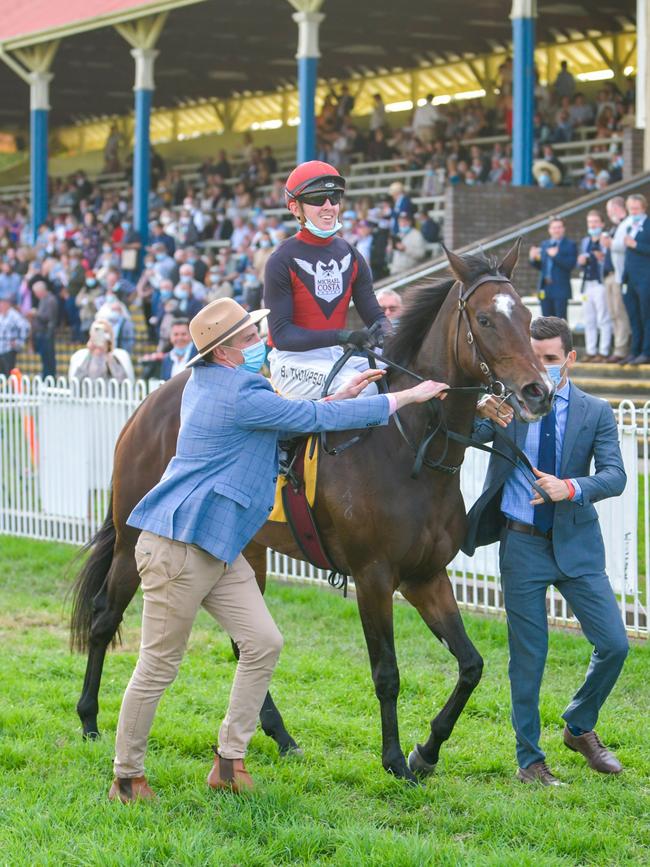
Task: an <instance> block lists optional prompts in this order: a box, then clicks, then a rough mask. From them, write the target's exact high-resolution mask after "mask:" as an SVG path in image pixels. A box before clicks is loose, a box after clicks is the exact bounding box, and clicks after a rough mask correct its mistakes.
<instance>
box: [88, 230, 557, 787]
mask: <svg viewBox="0 0 650 867" xmlns="http://www.w3.org/2000/svg"><path fill="white" fill-rule="evenodd" d="M518 255H519V242H517V243H516V244H515V246H514V247H513V248H512V249H511V250H510V251H509V252H508V253H507V254H506V256H505V257H504V258H503V260H502V261H501V262H500V263H497V261H496V260H495V259H488V258H487V257H486V256H484V255H482V254H481V255H479V256H474V257H470V256H464V257H460V256H457V255H455V254H453V253H451V252H447V256H448V259H449V263H450V266H451V270H452V275H453V276H452V277H451V278H450V279H446V280H432V279H428V280H425V281H423V282H421V283H420V284H418V285H417V286H416V287H414V288H413V290H412V291H411V292H410V294H409V295H408V297H407V299H406V304H405V309H404V312H403V315H402V318H401V322H400V325H399V328H398V329H397V331H396V334H395V336H394V337H393V338H392V342H390V343H389V344H388V345H387V346H386V348H385V350H384V352H385V358H386V359H390V360H391V361H394V362H395V363H396V364H397V365H400V367H399V369H397V370H392V371H391V373H390V375H389V376H388V389H389V390H390V391H398V390H400V389H402V388H405V387H408V386H409V385H410V384H412V379H411V376H410V372H409V371H408V369H407V368H404V367H401V365H410V367H411V368H412V373H414V374H417V375H419V376H421V377H425V378H431V379H436V380H438V381H443V382H446V383H448V384H449V385H450V386H451V390H450V392H449V393H448V395H447V398H446V400H445V401H444V403H440V402H437V406H438V412H439V413H441V414H442V417H443V421H444V425H438V426H437V427H435V428H434V429H433V430H432V427H431V420H430V415H429V413H430V412H431V407H430V406H429V405H427V404H423V405H415V404H414V405H412V406H409V407H407V408H406V409H405V410H401V411H400V416H399V425H398V424H393V423H392V422H390V423H389V424H388V425H387V426H385V427H380V428H374V429H372V432H371V433H368V434H367V436H366V438H365V439H364V441H363V443H362V444H361V445H355V447H354V448H349V449H347V450H345V451H343V452H342V453H340V454H339V455H338V456H332V455H331V454H328V453H327V452H326V451H322V452H321V454H320V460H319V464H320V466H319V477H318V482H317V493H316V502H315V507H314V509H315V517H316V521H317V525H318V527H319V528H320V531H321V533H322V538H323V541H324V543H325V545H326V548H327V550H328V552H329V553H330V554H331V557H332V560H333V561H334V562H335V563H336V564H337V565H339V566H340V568H342V569H343V570H344V571H345V572H346V573H347V574H348V575H351V576H353V578H354V583H355V588H356V599H357V604H358V607H359V613H360V616H361V623H362V626H363V631H364V634H365V639H366V643H367V648H368V654H369V657H370V668H371V675H372V680H373V682H374V688H375V692H376V695H377V698H378V700H379V708H380V717H381V733H382V764H383V766H384V768H385V769H386V770H387V771H388V772H390V773H392V774H394V775H395V776H396V777H399V778H403V779H405V780H408V781H410V782H412V783H415V782H416V781H417V779H418V778H422V777H424V776H426V775H428V774H430V773H432V772H433V770H434V768H435V766H436V763H437V761H438V756H439V752H440V748H441V746H442V744H443V742H444V741H446V740H447V739H448V738H449V737H450V735H451V732H452V730H453V727H454V725H455V723H456V721H457V719H458V717H459V716H460V714H461V712H462V710H463V708H464V707H465V704H466V703H467V701H468V699H469V697H470V695H471V693H472V691H473V690H474V689H475V687H476V686H477V684H478V683H479V680H480V677H481V673H482V667H483V661H482V659H481V656H480V654H479V653H478V651H477V649H476V648H475V647H474V645H473V644H472V642H471V641H470V639H469V637H468V635H467V633H466V631H465V628H464V626H463V621H462V619H461V616H460V612H459V609H458V605H457V603H456V600H455V598H454V594H453V591H452V586H451V583H450V581H449V578H448V575H447V569H446V567H447V565H448V563H450V562H451V560H452V559H453V557H454V556H455V555H456V553H457V552H458V550H459V548H460V545H461V542H462V539H463V536H464V532H465V507H464V503H463V498H462V494H461V491H460V478H459V472H458V470H459V468H460V466H461V464H462V461H463V455H464V452H465V448H466V445H465V443H463V442H459V441H458V440H456V439H450V438H449V437H448V436H445V429H447V430H448V431H449V433H450V435H451V433H453V434H455V435H458V434H460V435H461V436H469V435H470V434H471V431H472V425H473V420H474V417H475V410H476V391H477V389H476V388H475V386H480V385H482V384H486V383H487V384H488V385H492V386H495V385H497V384H498V389H499V390H503V389H505V390H507V393H508V394H509V397H508V400H509V402H510V404H511V405H512V406H513V409H514V411H515V412H516V413H517V415H518V417H519V418H521V419H523V420H524V421H529V422H530V421H534V420H537V419H538V418H540V417H541V416H542V415H544V414H545V413H547V412H548V411H549V410H550V407H551V400H552V395H553V386H552V383H551V382H550V380H549V378H548V376H547V374H546V371H545V370H544V368H543V367H542V366H541V365H540V364H539V362H538V361H537V360H536V358H535V356H534V354H533V352H532V348H531V345H530V337H529V326H530V318H531V317H530V312H529V311H528V310H527V308H526V307H525V306H524V304H523V303H522V301H521V299H520V297H519V295H518V293H517V291H516V290H515V288H514V286H513V285H512V282H511V276H512V272H513V270H514V267H515V265H516V262H517V259H518ZM452 290H454V291H452ZM188 376H189V374H188V373H182V374H179V375H177V376H175V377H174V378H172V379H171V380H170V381H169V382H167V383H166V384H164V385H163V386H161V387H160V388H159V389H158V390H156V391H155V392H153V393H152V394H151V395H149V396H148V397H147V398H146V399H145V401H144V402H143V403H142V404H141V405H140V406H139V407H138V409H137V410H136V411H135V413H134V414H133V415H132V416H131V418H130V419H129V421H128V422H127V424H126V426H125V427H124V429H123V431H122V432H121V434H120V437H119V439H118V442H117V445H116V448H115V461H114V471H113V484H112V498H111V504H110V508H109V511H108V514H107V515H106V519H105V522H104V524H103V526H102V527H101V529H100V530H99V531H98V533H97V535H96V536H95V538H94V540H93V542H91V546H92V553H91V554H90V556H89V558H88V559H87V561H86V564H85V566H84V567H83V568H82V570H81V571H80V573H79V575H78V577H77V580H76V583H75V586H74V591H73V592H74V605H73V611H72V621H71V627H72V631H71V641H72V645H73V647H76V648H77V649H79V650H86V649H87V650H88V662H87V668H86V675H85V679H84V684H83V690H82V694H81V697H80V699H79V703H78V705H77V712H78V714H79V717H80V719H81V721H82V725H83V734H84V736H85V737H96V736H98V727H97V714H98V693H99V686H100V680H101V674H102V667H103V663H104V658H105V654H106V649H107V647H108V645H109V644H110V643H111V641H113V640H114V639H115V638H116V635H119V626H120V623H121V620H122V615H123V612H124V610H125V609H126V607H127V605H128V604H129V602H130V601H131V599H132V597H133V595H134V593H135V591H136V589H137V587H138V584H139V576H138V572H137V568H136V564H135V560H134V553H133V551H134V545H135V542H136V540H137V536H138V533H139V531H138V530H136V529H134V528H132V527H129V526H128V525H127V523H126V521H127V518H128V516H129V514H130V512H131V510H132V509H133V507H134V506H135V505H136V503H137V502H138V501H139V500H140V499H141V498H142V497H143V496H144V494H145V493H146V492H147V491H149V490H150V489H151V488H152V487H153V486H154V485H155V484H156V483H157V482H158V480H159V479H160V477H161V475H162V473H163V471H164V469H165V467H166V466H167V464H168V462H169V460H170V459H171V458H172V456H173V455H174V451H175V446H176V439H177V435H178V429H179V415H180V403H181V396H182V392H183V388H184V385H185V382H186V381H187V378H188ZM427 435H428V444H427V446H426V449H425V451H426V456H425V457H424V459H423V460H421V463H422V467H421V470H420V472H419V474H417V478H414V477H412V475H415V474H412V467H413V461H414V450H415V449H416V448H417V447H416V446H415V445H414V442H416V441H417V440H418V439H420V440H421V441H424V440H425V439H426V438H427ZM346 436H347V434H336V435H330V438H331V441H332V442H333V443H334V444H335V445H336V443H337V442H338V443H341V442H342V440H344V439H345V438H346ZM420 452H422V449H420ZM436 456H437V459H436ZM443 459H444V462H445V463H443V462H442V460H443ZM267 548H273V549H275V550H276V551H280V552H281V553H284V554H287V555H289V556H291V557H295V558H297V559H304V558H303V555H302V554H301V551H300V549H299V548H298V546H297V543H296V541H295V539H294V538H293V536H292V534H291V531H290V530H289V529H288V527H287V525H285V524H279V523H271V522H267V523H266V524H265V525H264V526H263V527H262V529H261V530H260V531H259V532H258V533H257V535H256V536H255V537H254V539H253V540H252V542H251V543H250V545H249V546H248V547H247V548H246V549H245V551H244V555H245V556H246V558H247V559H248V560H249V562H250V563H251V566H252V567H253V568H254V570H255V573H256V578H257V580H258V583H259V586H260V588H261V589H262V592H263V591H264V587H265V581H266V550H267ZM396 590H399V591H401V593H402V595H403V597H404V598H405V599H406V600H408V602H409V603H410V604H411V605H413V606H414V607H415V608H416V610H417V611H418V612H419V614H420V616H421V617H422V619H423V620H424V622H425V624H426V625H427V626H428V628H429V629H430V630H431V632H432V633H433V635H434V636H436V637H437V638H438V640H439V641H440V642H441V643H442V644H443V645H444V647H445V648H447V649H448V651H449V652H450V653H452V654H453V656H454V657H455V658H456V661H457V664H458V679H457V683H456V685H455V687H454V689H453V692H452V693H451V695H450V696H449V699H448V700H447V702H446V704H445V705H444V707H443V708H442V710H441V711H440V712H439V713H438V714H437V715H436V716H435V717H434V718H433V720H432V721H431V723H430V731H429V735H428V737H427V739H426V740H425V741H424V742H423V743H419V744H416V746H415V747H414V749H413V750H412V752H411V753H410V755H409V760H408V762H407V760H406V758H405V755H404V753H403V752H402V749H401V746H400V740H399V729H398V715H397V698H398V694H399V671H398V666H397V659H396V654H395V644H394V635H393V595H394V593H395V591H396ZM233 649H234V651H235V655H237V649H236V647H234V648H233ZM260 721H261V725H262V729H263V730H264V732H265V733H266V734H267V735H269V736H271V737H273V738H274V739H275V741H276V742H277V744H278V747H279V751H280V755H286V754H289V753H291V752H292V751H299V747H298V746H297V744H296V741H295V740H294V739H293V738H292V737H291V735H290V734H289V733H288V732H287V730H286V728H285V725H284V722H283V720H282V717H281V715H280V713H279V711H278V710H277V708H276V706H275V705H274V703H273V699H272V698H271V696H270V694H269V695H267V697H266V699H265V702H264V706H263V708H262V711H261V713H260ZM416 775H417V777H416Z"/></svg>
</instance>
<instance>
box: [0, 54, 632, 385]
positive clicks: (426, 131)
mask: <svg viewBox="0 0 650 867" xmlns="http://www.w3.org/2000/svg"><path fill="white" fill-rule="evenodd" d="M499 75H500V81H499V91H500V93H499V96H498V99H497V101H496V103H495V104H494V105H491V106H488V105H486V104H485V103H484V102H480V101H478V100H469V101H463V102H450V103H447V104H444V105H436V104H435V100H434V98H433V94H429V95H428V96H427V98H426V100H425V102H424V104H423V105H420V106H418V107H417V108H416V109H415V111H414V112H413V115H412V119H411V124H410V125H409V126H406V127H404V126H402V127H400V128H398V129H397V130H395V131H391V129H390V128H389V126H388V125H387V121H386V109H385V106H384V104H383V102H382V99H381V97H380V96H379V95H378V94H377V95H375V97H374V99H373V111H372V114H371V117H370V119H369V125H368V130H367V132H362V131H361V129H360V128H359V126H358V125H357V124H356V123H355V122H354V121H353V116H352V114H351V112H352V109H353V107H354V96H353V95H352V94H351V92H350V90H349V88H348V87H347V86H345V85H343V86H342V87H341V89H340V91H339V93H338V94H334V93H332V94H331V95H329V96H328V97H327V98H326V99H325V101H324V104H323V106H322V109H321V111H320V114H319V116H318V147H319V154H318V156H319V157H320V158H322V159H324V160H326V161H328V162H330V163H333V164H335V165H337V166H338V167H339V168H340V169H341V171H342V172H346V171H347V170H348V169H349V164H350V162H351V161H352V160H354V159H364V158H365V159H367V160H393V159H395V160H398V161H399V165H400V166H401V167H402V168H403V169H404V170H405V171H408V170H412V169H420V170H422V171H423V172H424V175H423V177H422V176H420V177H419V178H418V179H417V181H416V182H415V183H414V184H411V185H409V186H410V189H409V188H406V187H405V185H404V184H402V183H400V182H397V181H395V182H393V183H391V184H390V186H389V187H388V190H381V189H380V188H378V191H377V193H376V194H374V195H363V196H361V195H360V196H355V197H350V198H349V199H348V200H344V203H343V207H342V210H341V221H342V224H343V228H342V233H343V235H344V237H345V238H346V240H348V241H349V242H350V243H352V244H355V245H356V246H357V247H358V249H359V251H360V252H361V254H362V255H363V256H364V258H365V259H366V261H367V262H368V264H369V266H370V268H371V271H372V273H373V276H374V278H375V279H379V278H382V277H384V276H386V275H388V274H398V273H401V272H403V271H406V270H408V269H410V268H412V267H413V266H415V265H417V264H418V263H419V262H420V261H422V260H423V259H424V258H425V257H426V256H427V254H428V253H429V252H430V250H431V245H432V244H435V243H436V242H437V241H438V240H439V238H440V226H439V225H438V223H437V222H436V220H435V219H434V217H433V216H432V214H433V212H428V210H427V207H426V206H425V207H416V205H415V204H414V198H418V197H420V198H424V199H425V200H426V199H427V198H428V199H431V198H432V197H434V196H437V195H440V194H441V193H442V192H443V190H444V188H445V186H446V185H448V184H466V185H473V184H485V183H495V184H508V183H510V181H511V177H512V167H511V158H510V145H509V144H508V143H503V142H496V143H494V144H490V145H487V146H479V145H476V144H470V145H469V146H468V145H465V144H463V141H467V140H471V139H474V138H483V137H489V136H494V135H498V134H502V133H504V132H505V133H509V132H510V131H511V126H512V88H511V78H512V76H511V66H510V64H509V63H505V64H504V65H503V66H502V68H501V70H500V73H499ZM633 105H634V92H633V83H630V87H629V90H628V92H626V93H625V94H621V93H619V92H618V91H617V90H616V89H615V88H614V87H613V86H612V85H609V84H607V85H606V86H604V87H603V88H601V90H600V91H599V93H598V95H597V98H596V100H595V102H591V103H590V102H588V101H587V100H586V99H585V97H584V95H583V94H582V93H580V92H579V91H578V90H577V88H576V83H575V80H574V79H573V76H572V75H571V73H570V71H569V70H568V68H567V67H566V65H564V64H563V67H562V69H561V71H560V74H559V75H558V78H557V80H556V81H555V82H554V84H553V85H552V86H551V87H548V88H546V87H542V86H540V85H538V86H537V87H536V115H535V148H536V156H537V158H538V159H537V163H536V168H535V174H536V177H537V180H538V183H540V185H542V186H551V185H553V184H557V183H563V182H567V181H568V180H569V178H570V176H569V173H568V172H567V170H566V167H565V166H564V165H563V163H562V160H561V156H558V154H557V153H556V152H554V150H553V148H554V145H556V144H558V143H561V142H566V141H570V140H571V139H572V138H573V137H576V136H580V135H581V130H583V129H589V130H591V131H592V133H593V129H594V128H595V136H596V138H611V137H612V135H616V134H618V132H619V131H620V130H621V127H622V126H623V125H624V124H625V123H626V122H627V120H628V118H629V117H630V116H631V114H630V112H631V111H632V110H633ZM120 142H121V138H120V134H119V132H118V129H117V127H114V128H112V129H111V133H110V135H109V139H108V141H107V144H106V148H105V153H104V156H105V162H106V168H110V169H112V170H114V171H117V172H119V171H124V182H123V183H122V184H119V183H118V184H117V185H102V186H100V185H99V184H98V183H96V182H93V181H91V180H90V179H89V178H88V176H87V175H86V173H85V172H83V171H77V172H75V173H74V174H73V175H72V176H71V177H68V178H65V179H62V178H61V179H52V180H51V182H50V204H51V214H50V216H49V218H48V220H47V221H46V222H45V223H44V224H43V225H42V226H41V228H40V230H39V232H38V237H37V239H36V243H34V244H32V243H31V239H30V231H29V225H28V208H27V202H26V201H21V200H17V201H15V202H13V203H5V204H3V205H0V258H1V264H0V372H4V373H7V372H8V371H9V370H10V369H11V367H12V366H13V364H14V363H15V355H16V352H18V351H20V350H21V349H22V348H24V347H25V346H26V345H28V342H29V340H31V344H32V346H33V349H34V350H35V351H36V352H37V353H38V354H39V355H40V357H41V360H42V373H43V375H53V374H55V372H56V356H55V348H54V335H55V331H56V329H57V327H66V328H69V330H70V339H71V340H72V341H74V342H75V343H77V344H79V345H81V346H84V347H85V348H86V349H87V350H88V352H90V353H91V355H92V357H93V358H94V359H95V361H94V362H93V363H92V364H87V365H86V366H85V367H83V368H82V369H83V370H86V368H88V369H92V370H93V371H94V372H97V371H98V370H99V369H100V367H101V365H100V364H99V363H98V362H97V361H96V359H97V358H98V357H103V355H102V352H100V349H101V347H100V343H102V344H105V347H104V348H105V353H107V356H110V357H109V358H108V362H107V366H106V370H107V371H108V370H110V366H111V364H112V362H113V358H114V357H115V356H114V352H115V350H120V351H122V352H124V353H126V354H127V355H129V356H130V355H131V354H132V353H133V350H134V346H135V328H134V323H133V312H134V310H135V309H137V308H141V309H142V312H143V314H144V319H145V322H146V323H147V330H148V337H149V340H150V341H152V342H153V343H154V344H155V345H156V352H155V353H152V354H150V355H149V356H148V358H147V364H148V365H149V367H148V368H146V370H150V371H155V370H157V367H158V365H159V364H160V363H161V362H165V360H166V358H167V354H168V353H169V352H170V351H173V350H174V349H176V350H177V355H178V357H179V358H180V355H181V354H182V353H185V354H186V353H187V351H188V350H187V345H188V343H185V344H183V340H182V337H179V339H178V340H177V341H176V343H177V344H178V345H177V346H175V344H174V341H173V340H172V332H173V329H174V326H175V324H177V325H179V326H183V325H184V324H186V323H187V321H188V320H189V319H191V318H192V316H193V315H194V314H195V313H196V312H197V310H198V309H199V308H200V307H201V306H202V305H204V304H205V303H207V302H208V301H211V300H213V299H215V298H220V297H225V296H228V297H234V298H235V299H236V300H238V301H239V302H240V303H242V304H243V305H244V306H245V307H246V308H248V309H255V308H257V307H259V306H260V303H261V297H262V288H263V287H262V283H263V274H264V267H265V264H266V261H267V259H268V257H269V256H270V254H271V253H272V252H273V249H274V248H275V247H276V246H277V245H278V244H280V243H281V242H282V241H283V240H284V239H285V238H287V237H288V236H289V235H290V234H291V233H292V232H293V231H295V229H296V228H297V227H296V226H295V224H293V223H291V222H290V221H289V222H287V221H286V220H285V219H283V217H284V185H283V178H282V177H278V174H277V173H278V162H277V159H276V157H275V156H274V153H273V151H272V149H271V148H270V147H268V146H266V147H257V146H255V144H254V141H253V138H252V135H251V134H250V133H246V134H245V135H244V139H243V144H242V147H241V151H240V153H239V154H238V155H237V156H236V157H235V158H234V159H233V158H230V157H229V156H228V154H227V153H226V152H225V151H223V150H221V151H219V152H218V153H217V154H216V156H215V157H210V158H208V159H206V160H205V161H204V163H203V164H202V165H201V167H200V170H199V172H198V174H195V175H194V176H190V177H189V178H188V176H187V175H185V176H184V175H182V174H181V173H180V172H179V171H178V170H175V169H173V168H172V169H169V170H168V168H167V167H166V165H165V163H164V160H163V159H162V158H161V156H160V155H159V154H157V153H156V152H155V151H153V150H152V155H151V156H152V189H151V195H150V202H149V205H150V214H151V222H150V227H149V229H150V230H149V242H148V245H147V247H146V249H143V248H142V243H141V238H140V236H139V234H138V233H137V231H135V229H134V227H133V222H132V214H131V207H132V201H131V189H130V167H129V165H128V164H126V165H122V164H121V163H120V160H119V153H120ZM598 147H600V146H599V145H598V143H596V144H595V145H594V146H593V148H592V150H593V151H596V152H598V151H597V149H598ZM619 151H620V148H619V147H618V145H617V144H616V143H615V145H614V147H612V146H610V145H605V146H604V150H603V151H602V153H603V157H602V159H599V158H594V157H593V156H589V157H588V158H587V160H586V162H585V166H584V171H583V173H582V177H581V178H580V186H581V187H582V188H584V189H587V190H589V189H594V188H600V187H602V186H606V185H607V184H608V183H610V182H611V181H613V180H617V179H618V178H620V176H621V168H622V160H621V157H620V153H619ZM7 311H11V313H10V314H9V313H8V312H7ZM98 321H99V322H100V323H103V324H102V326H101V328H99V329H97V328H95V329H93V325H94V323H96V322H98ZM100 331H101V333H102V334H104V337H102V336H101V334H100ZM177 331H178V333H179V334H180V333H181V332H182V331H183V328H182V327H181V328H177ZM28 334H30V337H29V338H28V337H27V335H28ZM91 338H92V339H91ZM111 354H112V355H111ZM84 358H85V360H86V361H88V359H87V358H86V357H85V356H84ZM172 362H173V363H171V362H170V363H171V367H172V368H173V370H174V372H177V370H178V368H179V364H178V363H177V362H176V361H175V360H174V359H172ZM127 367H128V365H127ZM162 367H164V368H165V369H168V368H170V364H168V363H165V364H163V365H162ZM59 372H61V371H59ZM128 375H131V374H127V376H128Z"/></svg>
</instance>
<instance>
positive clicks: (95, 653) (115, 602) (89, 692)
mask: <svg viewBox="0 0 650 867" xmlns="http://www.w3.org/2000/svg"><path fill="white" fill-rule="evenodd" d="M139 583H140V577H139V575H138V570H137V568H136V565H135V559H134V557H133V548H132V547H129V548H128V549H127V548H126V547H125V548H124V549H122V550H121V551H116V553H115V555H114V557H113V562H112V563H111V568H110V570H109V572H108V575H107V576H106V580H105V581H104V583H103V585H102V587H101V589H100V591H99V593H98V594H97V595H96V596H95V599H94V601H93V619H92V624H91V627H90V635H89V638H88V662H87V664H86V675H85V677H84V682H83V687H82V690H81V696H80V698H79V701H78V702H77V713H78V714H79V718H80V720H81V724H82V727H83V737H84V738H90V739H94V738H97V737H99V728H98V726H97V714H98V712H99V698H98V697H99V686H100V683H101V679H102V669H103V667H104V658H105V656H106V650H107V648H108V645H109V644H110V643H111V641H112V640H113V638H114V636H115V634H116V632H117V629H118V627H119V625H120V623H121V622H122V615H123V614H124V611H125V610H126V607H127V606H128V604H129V602H130V601H131V599H133V595H134V593H135V591H136V590H137V589H138V584H139Z"/></svg>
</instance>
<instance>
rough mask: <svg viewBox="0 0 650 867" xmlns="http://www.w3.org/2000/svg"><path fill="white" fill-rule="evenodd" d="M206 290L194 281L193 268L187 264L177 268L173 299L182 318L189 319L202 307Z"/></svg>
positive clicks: (201, 284)
mask: <svg viewBox="0 0 650 867" xmlns="http://www.w3.org/2000/svg"><path fill="white" fill-rule="evenodd" d="M205 296H206V288H205V285H204V284H203V283H199V281H198V280H195V279H194V267H193V266H192V265H190V264H189V263H185V264H184V265H181V267H180V268H179V277H178V283H177V284H176V286H175V287H174V298H176V300H177V301H178V304H179V308H180V310H181V313H182V315H183V317H184V318H185V317H188V318H189V319H191V318H192V317H193V316H194V315H195V314H196V313H198V311H199V310H200V309H201V307H202V306H203V302H204V301H205Z"/></svg>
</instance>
